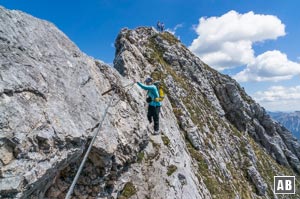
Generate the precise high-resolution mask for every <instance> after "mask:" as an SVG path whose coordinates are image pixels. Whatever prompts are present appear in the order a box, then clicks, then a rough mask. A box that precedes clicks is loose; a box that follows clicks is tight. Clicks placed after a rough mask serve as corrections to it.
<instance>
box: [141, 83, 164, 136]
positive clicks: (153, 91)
mask: <svg viewBox="0 0 300 199" xmlns="http://www.w3.org/2000/svg"><path fill="white" fill-rule="evenodd" d="M137 84H138V85H139V86H140V87H141V88H142V89H144V90H147V91H148V93H147V96H148V97H147V99H146V101H147V102H148V103H149V106H148V113H147V118H148V121H149V122H150V124H151V123H152V119H153V121H154V132H153V134H154V135H158V134H159V113H160V107H161V102H160V101H157V100H156V99H158V98H160V95H159V92H158V89H157V87H156V86H155V85H154V84H153V79H152V78H151V77H148V78H147V79H146V80H145V84H146V85H144V84H142V83H140V82H137Z"/></svg>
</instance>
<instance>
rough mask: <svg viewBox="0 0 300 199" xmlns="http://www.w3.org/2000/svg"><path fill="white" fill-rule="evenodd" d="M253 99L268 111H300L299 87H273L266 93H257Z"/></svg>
mask: <svg viewBox="0 0 300 199" xmlns="http://www.w3.org/2000/svg"><path fill="white" fill-rule="evenodd" d="M253 97H254V99H255V100H256V101H257V102H259V103H260V104H261V105H262V106H263V107H265V108H266V109H267V110H270V111H295V110H300V85H298V86H295V87H284V86H273V87H271V88H269V90H267V91H259V92H256V93H255V94H254V95H253Z"/></svg>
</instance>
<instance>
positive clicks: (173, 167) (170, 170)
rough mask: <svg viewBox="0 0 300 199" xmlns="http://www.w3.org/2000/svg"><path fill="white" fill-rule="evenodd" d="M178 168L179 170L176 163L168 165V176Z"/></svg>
mask: <svg viewBox="0 0 300 199" xmlns="http://www.w3.org/2000/svg"><path fill="white" fill-rule="evenodd" d="M176 170H177V167H176V166H175V165H173V164H171V165H170V166H168V171H167V175H168V176H170V175H172V174H173V173H174V172H175V171H176Z"/></svg>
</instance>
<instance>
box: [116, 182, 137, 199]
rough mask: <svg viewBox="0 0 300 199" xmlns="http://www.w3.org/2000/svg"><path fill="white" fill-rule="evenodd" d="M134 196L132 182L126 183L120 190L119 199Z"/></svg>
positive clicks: (134, 189)
mask: <svg viewBox="0 0 300 199" xmlns="http://www.w3.org/2000/svg"><path fill="white" fill-rule="evenodd" d="M134 194H136V188H135V187H134V185H133V183H132V182H127V183H126V184H125V186H124V188H123V190H122V193H121V196H120V197H119V199H127V198H130V197H131V196H133V195H134Z"/></svg>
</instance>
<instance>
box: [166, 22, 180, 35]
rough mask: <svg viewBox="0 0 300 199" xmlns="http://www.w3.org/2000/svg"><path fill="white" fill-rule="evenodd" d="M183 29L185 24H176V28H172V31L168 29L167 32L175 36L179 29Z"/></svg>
mask: <svg viewBox="0 0 300 199" xmlns="http://www.w3.org/2000/svg"><path fill="white" fill-rule="evenodd" d="M182 27H183V24H182V23H180V24H176V25H175V27H174V28H171V29H170V28H167V29H166V31H168V32H170V33H172V34H173V35H175V34H176V30H177V29H178V28H182Z"/></svg>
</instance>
